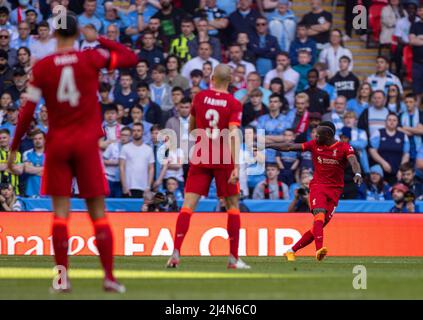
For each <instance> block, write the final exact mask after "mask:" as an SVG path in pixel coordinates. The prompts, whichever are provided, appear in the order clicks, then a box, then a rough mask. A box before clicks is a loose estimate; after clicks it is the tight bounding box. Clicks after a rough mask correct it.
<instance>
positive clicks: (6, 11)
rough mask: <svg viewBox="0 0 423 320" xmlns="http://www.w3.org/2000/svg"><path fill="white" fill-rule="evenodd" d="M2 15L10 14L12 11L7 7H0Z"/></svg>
mask: <svg viewBox="0 0 423 320" xmlns="http://www.w3.org/2000/svg"><path fill="white" fill-rule="evenodd" d="M0 14H7V15H9V14H10V11H9V9H8V8H7V7H0Z"/></svg>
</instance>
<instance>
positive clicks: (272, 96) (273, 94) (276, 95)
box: [269, 93, 282, 102]
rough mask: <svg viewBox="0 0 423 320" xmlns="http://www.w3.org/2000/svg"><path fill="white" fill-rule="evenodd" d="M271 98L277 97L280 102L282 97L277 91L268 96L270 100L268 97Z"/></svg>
mask: <svg viewBox="0 0 423 320" xmlns="http://www.w3.org/2000/svg"><path fill="white" fill-rule="evenodd" d="M273 98H278V99H279V101H280V102H282V97H281V96H280V95H279V94H277V93H272V94H271V95H270V97H269V101H270V99H273Z"/></svg>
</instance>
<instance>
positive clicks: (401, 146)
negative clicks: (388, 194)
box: [369, 113, 410, 185]
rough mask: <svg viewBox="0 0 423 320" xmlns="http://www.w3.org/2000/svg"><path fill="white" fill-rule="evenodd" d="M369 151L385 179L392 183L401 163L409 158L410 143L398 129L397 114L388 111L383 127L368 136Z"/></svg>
mask: <svg viewBox="0 0 423 320" xmlns="http://www.w3.org/2000/svg"><path fill="white" fill-rule="evenodd" d="M370 146H371V147H370V149H369V153H370V155H371V157H372V158H373V160H374V161H375V162H376V163H379V164H380V165H381V166H382V168H383V171H384V175H385V177H386V181H388V183H389V184H391V185H393V184H394V183H395V182H396V180H397V178H396V174H397V172H398V170H399V167H400V165H401V164H403V163H406V162H408V161H409V160H410V153H409V152H410V143H409V141H408V138H407V136H406V135H405V134H404V133H402V132H400V131H398V116H397V115H396V114H395V113H390V114H389V115H388V117H387V119H386V125H385V128H383V129H379V130H378V131H375V133H373V134H372V135H371V137H370Z"/></svg>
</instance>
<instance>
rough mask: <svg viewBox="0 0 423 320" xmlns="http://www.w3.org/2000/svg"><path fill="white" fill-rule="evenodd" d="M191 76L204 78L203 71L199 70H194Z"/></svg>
mask: <svg viewBox="0 0 423 320" xmlns="http://www.w3.org/2000/svg"><path fill="white" fill-rule="evenodd" d="M189 76H190V77H191V78H192V77H201V78H202V77H203V71H201V70H199V69H194V70H192V71H191V73H190V74H189Z"/></svg>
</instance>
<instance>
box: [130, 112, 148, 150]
mask: <svg viewBox="0 0 423 320" xmlns="http://www.w3.org/2000/svg"><path fill="white" fill-rule="evenodd" d="M143 117H144V109H143V108H142V107H141V106H140V105H137V104H136V105H134V106H133V107H132V109H131V120H132V121H131V123H130V124H129V125H128V127H129V128H131V129H132V128H133V127H134V125H135V124H136V123H141V124H142V126H143V136H142V141H143V142H144V143H148V142H149V141H150V140H151V135H150V129H151V127H152V126H153V125H152V124H151V123H149V122H147V121H145V120H142V119H143Z"/></svg>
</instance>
